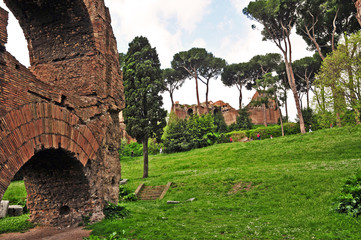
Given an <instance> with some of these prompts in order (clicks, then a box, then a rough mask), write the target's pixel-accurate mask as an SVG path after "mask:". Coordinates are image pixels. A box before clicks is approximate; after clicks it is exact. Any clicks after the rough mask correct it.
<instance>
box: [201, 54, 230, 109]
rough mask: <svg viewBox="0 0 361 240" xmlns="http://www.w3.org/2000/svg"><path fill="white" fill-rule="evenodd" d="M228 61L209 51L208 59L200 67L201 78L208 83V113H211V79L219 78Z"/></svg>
mask: <svg viewBox="0 0 361 240" xmlns="http://www.w3.org/2000/svg"><path fill="white" fill-rule="evenodd" d="M225 66H226V61H225V60H224V59H222V58H217V57H215V56H214V55H213V54H212V53H207V58H206V61H205V62H204V65H203V67H202V68H200V73H199V76H200V77H201V78H200V80H201V81H202V82H203V83H204V84H205V85H206V106H207V113H209V107H208V94H209V82H210V80H211V79H217V78H218V76H220V75H221V73H222V71H223V69H224V67H225Z"/></svg>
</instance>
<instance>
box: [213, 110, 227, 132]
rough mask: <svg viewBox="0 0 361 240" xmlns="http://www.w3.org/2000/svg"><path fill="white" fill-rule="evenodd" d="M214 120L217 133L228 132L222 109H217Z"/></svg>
mask: <svg viewBox="0 0 361 240" xmlns="http://www.w3.org/2000/svg"><path fill="white" fill-rule="evenodd" d="M213 118H214V122H213V123H214V126H215V131H216V132H217V133H225V132H227V131H228V126H227V124H226V122H225V121H224V117H223V115H222V111H221V108H220V107H217V108H216V110H215V113H214V115H213Z"/></svg>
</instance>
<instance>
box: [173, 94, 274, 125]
mask: <svg viewBox="0 0 361 240" xmlns="http://www.w3.org/2000/svg"><path fill="white" fill-rule="evenodd" d="M257 97H258V93H255V94H254V96H253V98H252V99H255V98H257ZM269 105H270V106H272V107H270V108H268V109H266V118H267V123H268V124H277V123H278V119H279V116H280V114H279V111H278V110H275V102H274V101H270V104H269ZM208 106H209V111H210V112H211V113H213V112H214V111H215V109H216V108H219V109H220V111H221V112H222V115H223V118H224V121H225V123H226V124H227V125H228V126H229V125H231V124H232V123H235V122H236V121H237V117H238V116H239V114H238V111H237V110H236V109H234V108H233V107H231V105H229V104H228V103H224V102H223V101H217V102H215V103H213V102H209V104H208ZM197 108H198V106H197V105H187V104H185V105H182V104H179V102H176V103H175V108H174V111H175V115H176V116H177V117H178V118H180V119H185V118H187V117H188V116H189V112H192V113H193V114H196V113H197ZM246 108H248V112H249V114H250V116H249V117H250V118H251V120H252V123H253V124H257V125H259V124H263V122H264V121H263V119H264V117H263V108H262V107H253V106H251V104H249V105H247V106H246ZM200 112H201V114H206V113H207V112H206V104H205V103H202V104H201V111H200Z"/></svg>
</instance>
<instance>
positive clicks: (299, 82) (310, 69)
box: [293, 53, 321, 108]
mask: <svg viewBox="0 0 361 240" xmlns="http://www.w3.org/2000/svg"><path fill="white" fill-rule="evenodd" d="M320 67H321V58H320V56H319V55H318V54H317V53H316V54H314V55H313V57H304V58H301V59H299V60H296V61H294V62H293V69H294V73H295V80H296V86H297V91H298V92H299V98H300V100H302V94H304V93H305V94H306V100H307V106H306V108H310V97H309V92H310V90H311V87H312V84H313V81H314V80H315V76H316V73H317V71H318V70H319V69H320ZM301 107H302V104H301Z"/></svg>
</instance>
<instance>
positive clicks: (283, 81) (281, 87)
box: [276, 62, 290, 122]
mask: <svg viewBox="0 0 361 240" xmlns="http://www.w3.org/2000/svg"><path fill="white" fill-rule="evenodd" d="M276 73H277V75H278V84H277V86H278V87H277V89H278V94H277V95H278V97H277V98H278V101H279V102H280V106H283V105H284V106H285V111H286V116H285V120H286V122H288V106H287V91H288V90H289V89H290V84H289V82H288V79H287V74H286V66H285V63H284V62H282V63H280V65H278V67H277V69H276Z"/></svg>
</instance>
